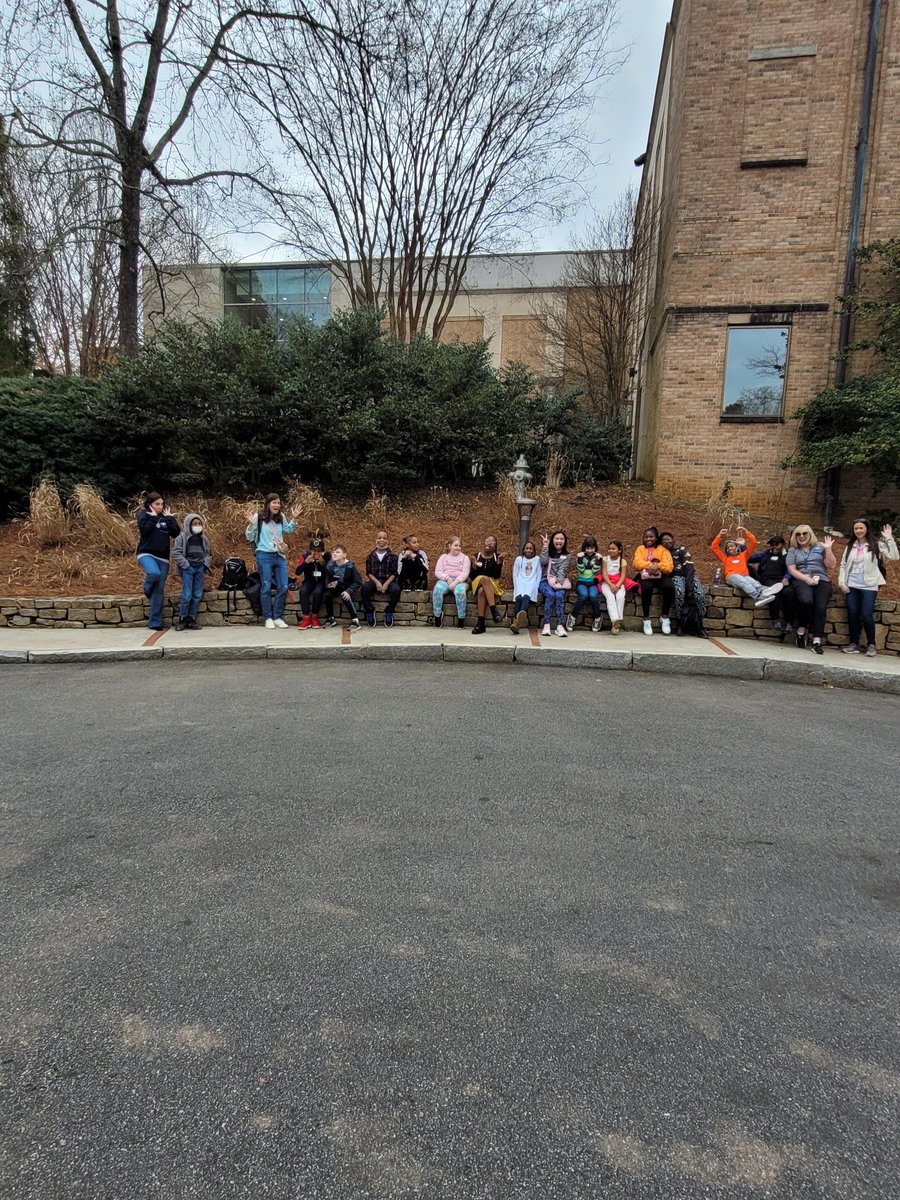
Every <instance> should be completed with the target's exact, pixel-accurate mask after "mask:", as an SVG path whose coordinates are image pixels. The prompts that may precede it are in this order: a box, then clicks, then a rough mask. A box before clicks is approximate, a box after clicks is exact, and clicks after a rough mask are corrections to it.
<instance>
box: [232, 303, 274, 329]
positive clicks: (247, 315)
mask: <svg viewBox="0 0 900 1200" xmlns="http://www.w3.org/2000/svg"><path fill="white" fill-rule="evenodd" d="M271 312H272V310H271V309H270V308H269V306H268V305H267V304H226V305H225V320H226V321H227V320H229V319H233V320H235V321H240V323H241V324H242V325H250V326H252V327H253V328H257V327H258V326H260V325H265V323H266V321H268V320H269V319H270V314H271Z"/></svg>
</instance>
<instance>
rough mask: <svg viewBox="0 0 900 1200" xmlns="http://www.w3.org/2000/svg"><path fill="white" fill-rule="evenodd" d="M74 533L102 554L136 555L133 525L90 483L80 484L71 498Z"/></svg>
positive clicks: (70, 507)
mask: <svg viewBox="0 0 900 1200" xmlns="http://www.w3.org/2000/svg"><path fill="white" fill-rule="evenodd" d="M69 513H70V514H71V524H72V528H73V532H74V531H75V530H76V529H77V531H78V532H79V534H80V535H81V536H80V540H81V541H82V542H83V543H85V544H87V545H88V546H90V547H91V549H92V550H94V551H96V552H97V553H100V554H134V548H135V542H134V532H133V528H132V526H131V525H130V524H129V522H128V521H126V520H125V519H124V518H123V517H120V516H119V514H118V513H117V512H113V510H112V509H111V508H110V507H109V505H108V504H106V503H105V501H104V500H103V497H102V496H101V495H100V493H99V492H98V491H97V489H96V488H95V487H93V486H92V485H91V484H89V483H79V484H78V485H77V486H76V487H75V489H74V490H73V492H72V495H71V496H70V497H69Z"/></svg>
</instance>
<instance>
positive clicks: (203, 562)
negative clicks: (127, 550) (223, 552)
mask: <svg viewBox="0 0 900 1200" xmlns="http://www.w3.org/2000/svg"><path fill="white" fill-rule="evenodd" d="M172 558H173V559H174V560H175V568H176V570H177V571H178V574H179V575H180V576H181V607H180V608H179V610H178V621H177V622H176V624H175V628H176V629H178V630H184V629H199V628H200V626H199V624H198V623H197V610H198V609H199V607H200V601H201V600H202V599H203V581H204V579H205V578H206V572H207V571H211V570H212V551H211V550H210V547H209V540H208V539H207V536H206V533H205V531H204V526H203V518H202V517H201V516H200V514H199V513H188V515H187V516H186V517H185V519H184V525H183V526H182V528H181V532H180V533H179V535H178V537H177V538H176V539H175V545H174V546H173V547H172Z"/></svg>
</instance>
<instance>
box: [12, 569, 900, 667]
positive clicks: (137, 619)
mask: <svg viewBox="0 0 900 1200" xmlns="http://www.w3.org/2000/svg"><path fill="white" fill-rule="evenodd" d="M707 599H708V606H709V607H708V610H707V614H706V628H707V630H708V632H709V634H710V635H711V636H712V637H715V638H759V639H761V640H763V641H777V640H778V638H779V634H778V633H777V632H776V631H775V630H774V629H773V628H772V621H771V618H770V617H769V615H768V613H767V610H766V609H764V608H755V607H754V605H753V602H752V601H751V600H749V599H748V598H747V597H741V596H738V595H736V594H735V593H734V592H733V591H732V590H731V588H729V587H724V586H719V587H712V588H709V589H708V590H707ZM572 601H573V597H572V596H571V594H570V595H569V597H568V598H567V609H569V608H571V605H572ZM229 603H230V606H231V612H230V615H229V614H228V608H229ZM498 607H499V609H500V611H501V613H502V615H503V618H504V622H506V621H508V620H509V619H510V617H511V616H512V610H513V595H512V592H505V593H504V594H503V596H502V597H501V598H500V601H499V604H498ZM375 608H376V611H377V612H378V614H379V622H378V623H379V626H380V625H381V624H382V622H381V613H382V611H383V609H384V601H383V600H381V599H376V601H375ZM602 612H603V622H604V632H603V634H601V635H598V636H609V617H608V616H607V614H606V606H605V604H604V605H603V606H602ZM177 615H178V597H177V595H175V594H174V593H173V594H171V595H169V596H167V597H166V603H165V620H166V621H167V622H171V621H174V620H175V619H176V618H177ZM538 615H539V614H538V612H537V611H536V610H535V609H534V608H532V609H531V612H530V622H531V625H532V626H533V627H536V626H537V625H538ZM658 615H659V602H658V600H655V601H654V606H653V617H654V623H655V621H656V618H658ZM148 616H149V605H148V604H147V601H146V600H145V599H144V597H143V596H68V597H67V596H57V597H53V598H39V597H31V596H0V626H6V627H7V628H14V629H15V628H20V629H27V628H40V629H88V628H103V627H106V628H110V627H118V628H122V629H137V628H140V627H141V626H143V625H146V624H147V618H148ZM299 616H300V609H299V605H297V604H294V603H291V604H288V606H287V608H286V610H285V619H286V620H287V621H289V622H295V621H297V620H299ZM360 616H361V617H362V612H361V610H360ZM431 617H432V611H431V593H430V592H404V594H403V598H402V599H401V601H400V603H399V604H398V605H397V609H396V613H395V616H394V623H395V625H397V626H398V627H402V626H408V625H427V624H429V623H430V622H431ZM444 617H445V620H446V621H447V623H448V624H449V623H451V622H455V620H456V606H455V604H454V602H453V600H452V598H450V597H449V596H448V597H447V598H446V599H445V602H444ZM475 619H476V613H475V606H474V604H472V603H470V604H469V605H468V609H467V615H466V625H467V626H471V625H474V624H475ZM592 619H593V618H592V615H591V612H590V608H589V607H588V608H587V609H586V611H584V612H583V613H582V616H581V617H580V619H579V625H580V626H581V627H582V628H588V627H589V626H590V624H591V621H592ZM198 620H199V621H200V624H201V625H206V626H211V627H215V626H224V625H255V624H257V623H258V621H259V618H258V617H256V616H255V615H254V613H253V610H252V609H251V607H250V605H249V603H248V602H247V600H246V598H245V597H244V596H243V595H241V594H238V596H237V598H235V597H234V596H232V597H231V598H230V601H229V597H228V596H227V594H226V593H225V592H218V591H210V592H206V593H205V594H204V597H203V600H202V602H201V604H200V612H199V616H198ZM342 621H343V622H344V623H346V615H344V616H342ZM492 627H493V622H492V621H491V619H490V618H488V628H489V629H490V628H492ZM624 628H625V629H626V631H630V632H639V631H640V629H641V615H640V606H639V605H638V604H637V601H636V598H635V594H634V593H633V592H632V593H631V594H630V595H629V597H628V600H627V601H626V604H625V620H624ZM848 632H849V631H848V628H847V610H846V607H845V605H844V600H843V597H842V596H841V595H839V594H835V596H834V599H833V602H832V604H831V605H830V607H829V609H828V613H827V621H826V625H825V641H826V644H827V645H829V646H843V645H845V644H846V642H847V640H848ZM875 634H876V645H877V647H878V649H879V650H883V651H887V652H888V653H893V654H900V601H897V600H881V599H879V600H878V602H877V605H876V611H875Z"/></svg>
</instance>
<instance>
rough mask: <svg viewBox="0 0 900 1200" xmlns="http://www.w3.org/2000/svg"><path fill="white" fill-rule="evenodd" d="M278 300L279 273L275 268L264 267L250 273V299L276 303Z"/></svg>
mask: <svg viewBox="0 0 900 1200" xmlns="http://www.w3.org/2000/svg"><path fill="white" fill-rule="evenodd" d="M277 298H278V272H277V271H276V270H275V268H274V267H262V268H260V269H259V270H256V271H251V272H250V299H251V300H255V301H257V302H258V301H260V300H263V301H266V302H267V303H275V302H276V300H277Z"/></svg>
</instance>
